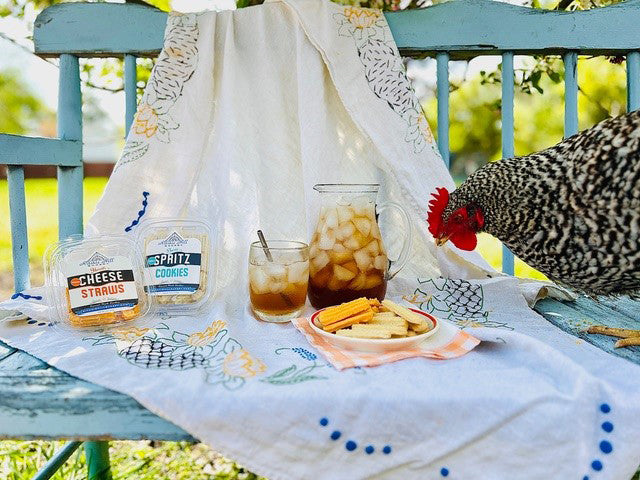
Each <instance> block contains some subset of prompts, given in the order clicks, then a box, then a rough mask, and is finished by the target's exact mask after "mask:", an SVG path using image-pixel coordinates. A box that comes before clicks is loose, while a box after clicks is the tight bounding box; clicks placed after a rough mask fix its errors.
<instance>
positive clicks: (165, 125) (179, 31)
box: [116, 13, 199, 168]
mask: <svg viewBox="0 0 640 480" xmlns="http://www.w3.org/2000/svg"><path fill="white" fill-rule="evenodd" d="M198 36H199V31H198V18H197V14H178V13H171V14H169V19H168V20H167V29H166V32H165V39H164V47H163V49H162V52H160V55H159V56H158V60H157V62H156V65H155V67H154V68H153V72H152V75H151V77H150V78H149V82H148V83H147V87H146V88H145V91H144V95H143V96H142V100H141V102H140V106H139V107H138V111H137V113H136V116H135V118H134V123H133V125H132V127H131V132H130V134H129V138H128V139H127V144H126V145H125V147H124V150H123V152H122V157H121V158H120V161H119V162H118V164H117V165H116V168H119V167H121V166H122V165H125V164H127V163H130V162H133V161H135V160H137V159H139V158H140V157H142V156H143V155H145V154H146V153H147V151H148V150H149V145H150V143H149V141H150V140H151V139H152V138H154V139H156V140H158V141H160V142H162V143H169V142H170V141H171V131H173V130H177V129H178V128H180V124H179V123H178V122H176V121H175V120H174V118H173V117H172V116H171V114H170V111H171V109H172V108H173V107H174V105H175V103H176V102H177V101H178V98H180V96H181V95H182V92H183V89H184V85H185V83H186V82H187V81H189V79H190V78H191V77H192V76H193V72H194V71H195V69H196V65H197V63H198V48H197V42H198Z"/></svg>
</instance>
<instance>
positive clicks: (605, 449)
mask: <svg viewBox="0 0 640 480" xmlns="http://www.w3.org/2000/svg"><path fill="white" fill-rule="evenodd" d="M600 450H601V451H602V453H611V452H613V445H611V442H607V441H606V440H602V441H601V442H600Z"/></svg>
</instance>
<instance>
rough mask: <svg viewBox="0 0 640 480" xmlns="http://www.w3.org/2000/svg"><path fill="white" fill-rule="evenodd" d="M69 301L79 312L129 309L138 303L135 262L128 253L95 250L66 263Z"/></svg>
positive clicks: (72, 309)
mask: <svg viewBox="0 0 640 480" xmlns="http://www.w3.org/2000/svg"><path fill="white" fill-rule="evenodd" d="M64 274H65V276H66V277H67V289H68V291H69V303H70V304H71V311H72V312H73V313H75V314H76V315H81V316H82V315H95V314H98V313H108V312H117V311H120V310H129V309H131V308H133V307H134V306H135V305H137V304H138V292H137V290H136V284H135V281H134V278H133V265H131V261H130V260H129V258H127V257H122V256H113V257H108V256H105V255H103V254H101V253H99V252H95V253H93V255H91V256H90V257H89V258H88V259H86V260H84V261H81V262H74V263H69V264H68V265H66V266H65V269H64Z"/></svg>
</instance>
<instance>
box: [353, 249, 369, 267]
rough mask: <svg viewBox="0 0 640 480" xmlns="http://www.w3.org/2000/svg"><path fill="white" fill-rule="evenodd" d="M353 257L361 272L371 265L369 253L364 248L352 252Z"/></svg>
mask: <svg viewBox="0 0 640 480" xmlns="http://www.w3.org/2000/svg"><path fill="white" fill-rule="evenodd" d="M353 259H354V260H355V261H356V264H357V265H358V269H359V270H360V271H361V272H366V271H367V269H368V268H369V265H371V256H370V255H369V252H367V250H366V249H364V248H363V249H361V250H358V251H356V252H354V253H353Z"/></svg>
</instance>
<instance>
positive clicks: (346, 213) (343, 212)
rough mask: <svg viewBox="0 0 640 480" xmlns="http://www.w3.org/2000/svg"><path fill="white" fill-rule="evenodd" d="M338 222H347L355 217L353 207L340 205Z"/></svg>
mask: <svg viewBox="0 0 640 480" xmlns="http://www.w3.org/2000/svg"><path fill="white" fill-rule="evenodd" d="M337 213H338V222H339V223H345V222H348V221H349V220H351V219H352V218H353V209H352V208H351V207H349V206H346V205H338V207H337Z"/></svg>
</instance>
